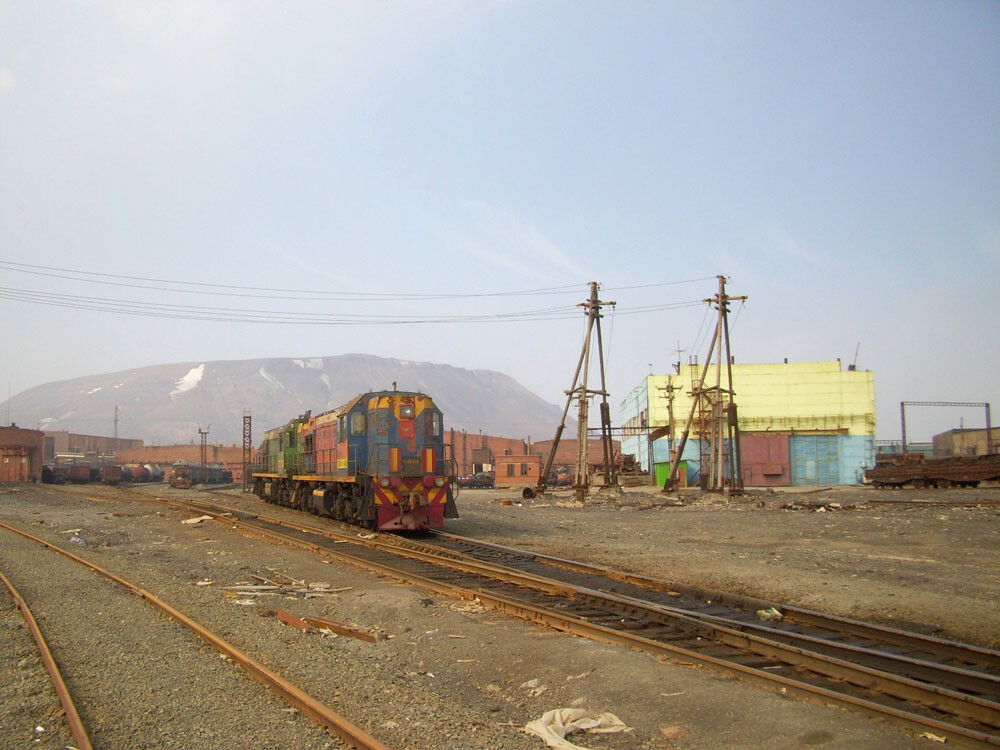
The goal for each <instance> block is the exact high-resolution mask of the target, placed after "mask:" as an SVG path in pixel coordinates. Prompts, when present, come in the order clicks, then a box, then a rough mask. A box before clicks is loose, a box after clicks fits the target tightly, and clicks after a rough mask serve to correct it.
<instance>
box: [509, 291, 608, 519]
mask: <svg viewBox="0 0 1000 750" xmlns="http://www.w3.org/2000/svg"><path fill="white" fill-rule="evenodd" d="M599 287H600V285H599V284H598V283H597V282H596V281H591V282H590V297H589V298H588V299H587V301H586V302H582V303H580V304H579V305H578V307H582V308H583V310H584V312H585V313H586V314H587V333H586V336H585V337H584V339H583V349H582V350H581V351H580V359H579V360H578V361H577V363H576V371H575V372H574V373H573V384H572V385H571V386H570V388H569V390H568V391H566V406H565V408H563V413H562V419H561V420H560V422H559V426H558V427H557V428H556V434H555V438H553V440H552V450H551V451H549V455H548V458H546V459H545V468H544V469H542V474H541V476H539V477H538V485H537V487H536V491H537V492H539V493H540V492H544V491H545V488H546V486H548V478H549V471H551V469H552V463H553V461H554V460H555V455H556V450H557V449H558V447H559V441H560V439H561V438H562V433H563V430H564V429H566V415H567V414H568V413H569V407H570V404H571V403H572V402H573V398H574V397H576V399H577V402H578V417H577V433H576V434H577V461H576V481H575V483H574V485H573V489H574V490H576V499H577V500H578V501H580V502H583V500H584V498H585V497H586V495H587V491H588V489H589V485H590V477H589V473H588V471H587V448H588V443H587V419H588V411H589V409H588V407H589V399H590V396H594V395H600V396H601V447H602V450H603V453H604V486H606V487H607V486H616V485H617V484H618V478H617V476H616V474H615V466H614V450H613V445H614V444H613V443H612V441H611V410H610V407H609V406H608V392H607V386H606V380H605V373H604V343H603V339H602V337H601V318H602V317H603V316H602V315H601V306H602V305H614V304H615V303H614V302H605V301H603V300H601V299H598V296H597V290H598V288H599ZM595 327H596V329H597V350H598V360H599V363H600V369H601V388H600V390H594V389H591V388H588V387H587V375H588V371H589V370H590V346H591V340H592V334H593V332H594V328H595ZM581 372H583V378H582V379H581V378H580V373H581ZM534 494H535V492H533V491H531V490H525V495H526V496H529V497H530V496H533V495H534Z"/></svg>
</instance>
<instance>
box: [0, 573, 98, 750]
mask: <svg viewBox="0 0 1000 750" xmlns="http://www.w3.org/2000/svg"><path fill="white" fill-rule="evenodd" d="M0 582H2V583H3V584H4V586H5V587H6V588H7V591H8V592H10V596H11V598H12V600H13V602H14V606H15V607H16V608H17V609H18V610H20V612H21V615H22V616H23V617H24V622H25V624H26V625H27V627H28V632H29V633H31V637H32V639H33V640H34V641H35V646H36V647H37V648H38V655H39V657H40V658H41V660H42V664H43V666H44V667H45V671H46V672H47V673H48V675H49V679H50V680H51V681H52V687H53V688H54V689H55V692H56V696H57V697H58V698H59V705H60V707H61V709H62V713H63V716H65V717H66V724H67V726H68V728H69V731H70V734H72V735H73V741H74V742H75V743H76V747H77V749H78V750H93V747H94V746H93V744H92V743H91V741H90V735H89V734H88V733H87V727H86V726H85V725H84V723H83V719H81V718H80V712H79V711H78V710H77V708H76V702H75V701H74V700H73V695H72V694H71V693H70V691H69V688H68V687H66V681H65V680H64V679H63V676H62V672H61V671H60V670H59V665H58V664H57V663H56V660H55V657H53V656H52V649H51V648H49V644H48V641H46V640H45V636H44V634H43V633H42V629H41V628H40V627H38V622H37V621H36V620H35V616H34V615H33V614H32V613H31V609H30V608H29V607H28V603H27V602H26V601H25V600H24V597H23V596H21V592H20V591H18V590H17V587H15V586H14V584H13V583H11V581H10V579H9V578H7V576H5V575H4V574H3V573H2V572H0Z"/></svg>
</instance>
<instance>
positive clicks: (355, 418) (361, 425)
mask: <svg viewBox="0 0 1000 750" xmlns="http://www.w3.org/2000/svg"><path fill="white" fill-rule="evenodd" d="M364 434H365V413H364V412H363V411H356V412H354V413H353V414H352V415H351V435H352V436H354V437H360V436H361V435H364Z"/></svg>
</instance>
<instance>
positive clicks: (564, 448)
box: [531, 438, 622, 469]
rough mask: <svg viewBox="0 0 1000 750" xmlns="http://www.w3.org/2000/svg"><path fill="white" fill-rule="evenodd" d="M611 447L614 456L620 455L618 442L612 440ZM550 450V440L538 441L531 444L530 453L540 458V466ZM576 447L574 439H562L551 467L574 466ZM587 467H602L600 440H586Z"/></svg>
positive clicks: (602, 455) (602, 453)
mask: <svg viewBox="0 0 1000 750" xmlns="http://www.w3.org/2000/svg"><path fill="white" fill-rule="evenodd" d="M611 444H612V447H613V448H614V451H615V453H616V454H618V453H621V450H622V444H621V441H620V440H612V441H611ZM551 450H552V441H551V440H539V441H538V442H537V443H532V444H531V453H532V454H534V455H536V456H539V457H541V459H542V464H543V465H544V464H545V461H546V460H547V459H548V456H549V452H550V451H551ZM576 459H577V447H576V438H569V439H567V438H563V439H561V440H560V441H559V447H558V448H556V456H555V459H554V460H553V462H552V465H553V466H576ZM587 465H588V466H590V467H591V468H592V469H593V468H600V467H602V466H603V465H604V448H603V447H602V446H601V441H600V440H597V439H595V440H587Z"/></svg>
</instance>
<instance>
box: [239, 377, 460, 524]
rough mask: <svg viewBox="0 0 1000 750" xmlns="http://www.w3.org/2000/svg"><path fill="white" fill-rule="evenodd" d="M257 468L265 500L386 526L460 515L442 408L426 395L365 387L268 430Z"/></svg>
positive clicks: (256, 480) (259, 493)
mask: <svg viewBox="0 0 1000 750" xmlns="http://www.w3.org/2000/svg"><path fill="white" fill-rule="evenodd" d="M260 456H261V468H260V470H259V471H256V472H254V473H253V487H254V492H255V494H256V495H257V496H258V497H260V498H261V499H263V500H264V501H265V502H269V503H274V504H277V505H285V506H288V507H292V508H297V509H299V510H306V511H309V512H312V513H318V514H320V515H324V516H329V517H331V518H336V519H339V520H342V521H348V522H350V523H355V524H360V525H363V526H367V527H370V528H375V529H379V530H383V531H396V530H404V529H405V530H419V529H439V528H442V527H443V526H444V519H445V518H457V517H458V511H457V509H456V507H455V499H454V494H453V489H452V486H453V480H454V475H455V471H454V461H453V459H452V457H451V456H450V451H449V446H447V445H446V444H445V442H444V425H443V421H442V415H441V410H440V409H438V408H437V406H435V404H434V401H433V399H432V398H431V397H430V396H427V395H425V394H422V393H415V392H405V391H375V392H369V393H362V394H360V395H358V396H356V397H355V398H353V399H352V400H351V401H350V402H348V403H347V404H345V405H344V406H341V407H338V408H336V409H332V410H330V411H327V412H324V413H322V414H319V415H317V416H312V414H311V412H306V413H305V414H302V415H300V416H299V417H296V418H295V419H292V420H290V421H289V422H288V423H286V424H284V425H281V426H280V427H275V428H273V429H271V430H268V431H267V432H266V433H265V436H264V441H263V443H262V444H261V448H260Z"/></svg>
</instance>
